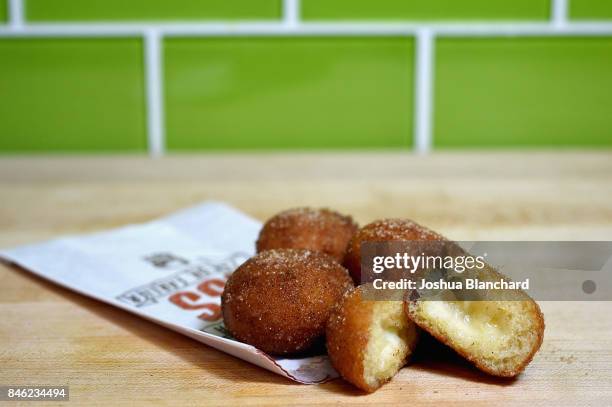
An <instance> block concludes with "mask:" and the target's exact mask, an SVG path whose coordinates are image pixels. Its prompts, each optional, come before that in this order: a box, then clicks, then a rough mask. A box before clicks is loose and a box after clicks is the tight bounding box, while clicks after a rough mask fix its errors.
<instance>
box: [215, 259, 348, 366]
mask: <svg viewBox="0 0 612 407" xmlns="http://www.w3.org/2000/svg"><path fill="white" fill-rule="evenodd" d="M352 287H353V282H352V280H351V277H350V276H349V274H348V272H347V270H346V269H345V268H344V267H342V266H341V265H340V264H339V263H338V262H336V261H335V260H334V259H332V258H331V257H330V256H328V255H326V254H324V253H320V252H314V251H310V250H304V249H279V250H268V251H264V252H261V253H259V254H257V255H255V256H254V257H252V258H250V259H249V260H247V261H246V262H245V263H243V264H242V265H241V266H240V267H238V269H237V270H236V271H235V272H234V273H233V274H232V275H231V276H230V277H229V279H228V281H227V283H226V285H225V290H224V291H223V295H222V297H221V304H222V310H223V320H224V322H225V327H226V328H227V329H228V330H229V332H230V333H231V334H232V335H233V336H234V337H235V338H236V339H237V340H239V341H242V342H245V343H248V344H251V345H253V346H255V347H257V348H259V349H261V350H262V351H264V352H267V353H270V354H275V355H290V354H295V353H300V352H303V351H306V350H308V349H309V348H311V347H312V346H313V345H315V344H317V343H321V341H322V337H323V335H324V333H325V324H326V322H327V319H328V317H329V314H330V312H331V310H332V308H333V307H334V306H335V305H336V303H337V302H338V301H339V300H340V298H341V297H342V296H343V295H344V293H345V292H346V291H347V290H350V289H351V288H352Z"/></svg>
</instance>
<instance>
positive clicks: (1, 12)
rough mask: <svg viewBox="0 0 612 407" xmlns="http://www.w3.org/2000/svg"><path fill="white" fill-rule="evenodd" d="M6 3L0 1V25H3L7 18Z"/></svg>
mask: <svg viewBox="0 0 612 407" xmlns="http://www.w3.org/2000/svg"><path fill="white" fill-rule="evenodd" d="M6 6H7V1H6V0H4V1H0V24H4V23H6V21H7V18H8V14H7V12H8V10H7V7H6Z"/></svg>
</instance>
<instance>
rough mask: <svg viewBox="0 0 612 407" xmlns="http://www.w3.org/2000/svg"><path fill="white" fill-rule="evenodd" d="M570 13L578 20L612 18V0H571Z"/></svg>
mask: <svg viewBox="0 0 612 407" xmlns="http://www.w3.org/2000/svg"><path fill="white" fill-rule="evenodd" d="M569 5H570V15H571V17H572V18H573V19H576V20H610V19H612V0H570V3H569Z"/></svg>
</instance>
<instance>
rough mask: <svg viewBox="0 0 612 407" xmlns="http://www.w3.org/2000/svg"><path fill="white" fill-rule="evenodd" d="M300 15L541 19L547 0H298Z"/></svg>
mask: <svg viewBox="0 0 612 407" xmlns="http://www.w3.org/2000/svg"><path fill="white" fill-rule="evenodd" d="M606 1H607V0H606ZM302 15H303V17H304V18H305V19H307V20H336V19H339V20H342V19H345V20H485V19H496V20H497V19H502V20H541V19H547V18H548V17H549V15H550V0H462V1H458V0H409V1H408V0H333V1H330V0H302Z"/></svg>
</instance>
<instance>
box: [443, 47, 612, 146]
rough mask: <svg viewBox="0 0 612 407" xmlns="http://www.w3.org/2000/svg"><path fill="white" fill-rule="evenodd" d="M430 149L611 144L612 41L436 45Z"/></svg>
mask: <svg viewBox="0 0 612 407" xmlns="http://www.w3.org/2000/svg"><path fill="white" fill-rule="evenodd" d="M436 65H437V66H436V91H435V109H436V117H435V131H434V133H435V134H434V140H435V145H436V146H440V147H459V146H461V147H463V146H465V147H474V146H476V147H481V146H544V145H551V146H571V145H582V146H596V145H608V146H610V145H611V144H612V114H611V112H612V92H611V91H610V89H612V38H610V37H607V38H589V37H587V38H555V37H553V38H522V39H519V38H489V39H482V38H481V39H462V38H453V39H439V40H438V46H437V49H436Z"/></svg>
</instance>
